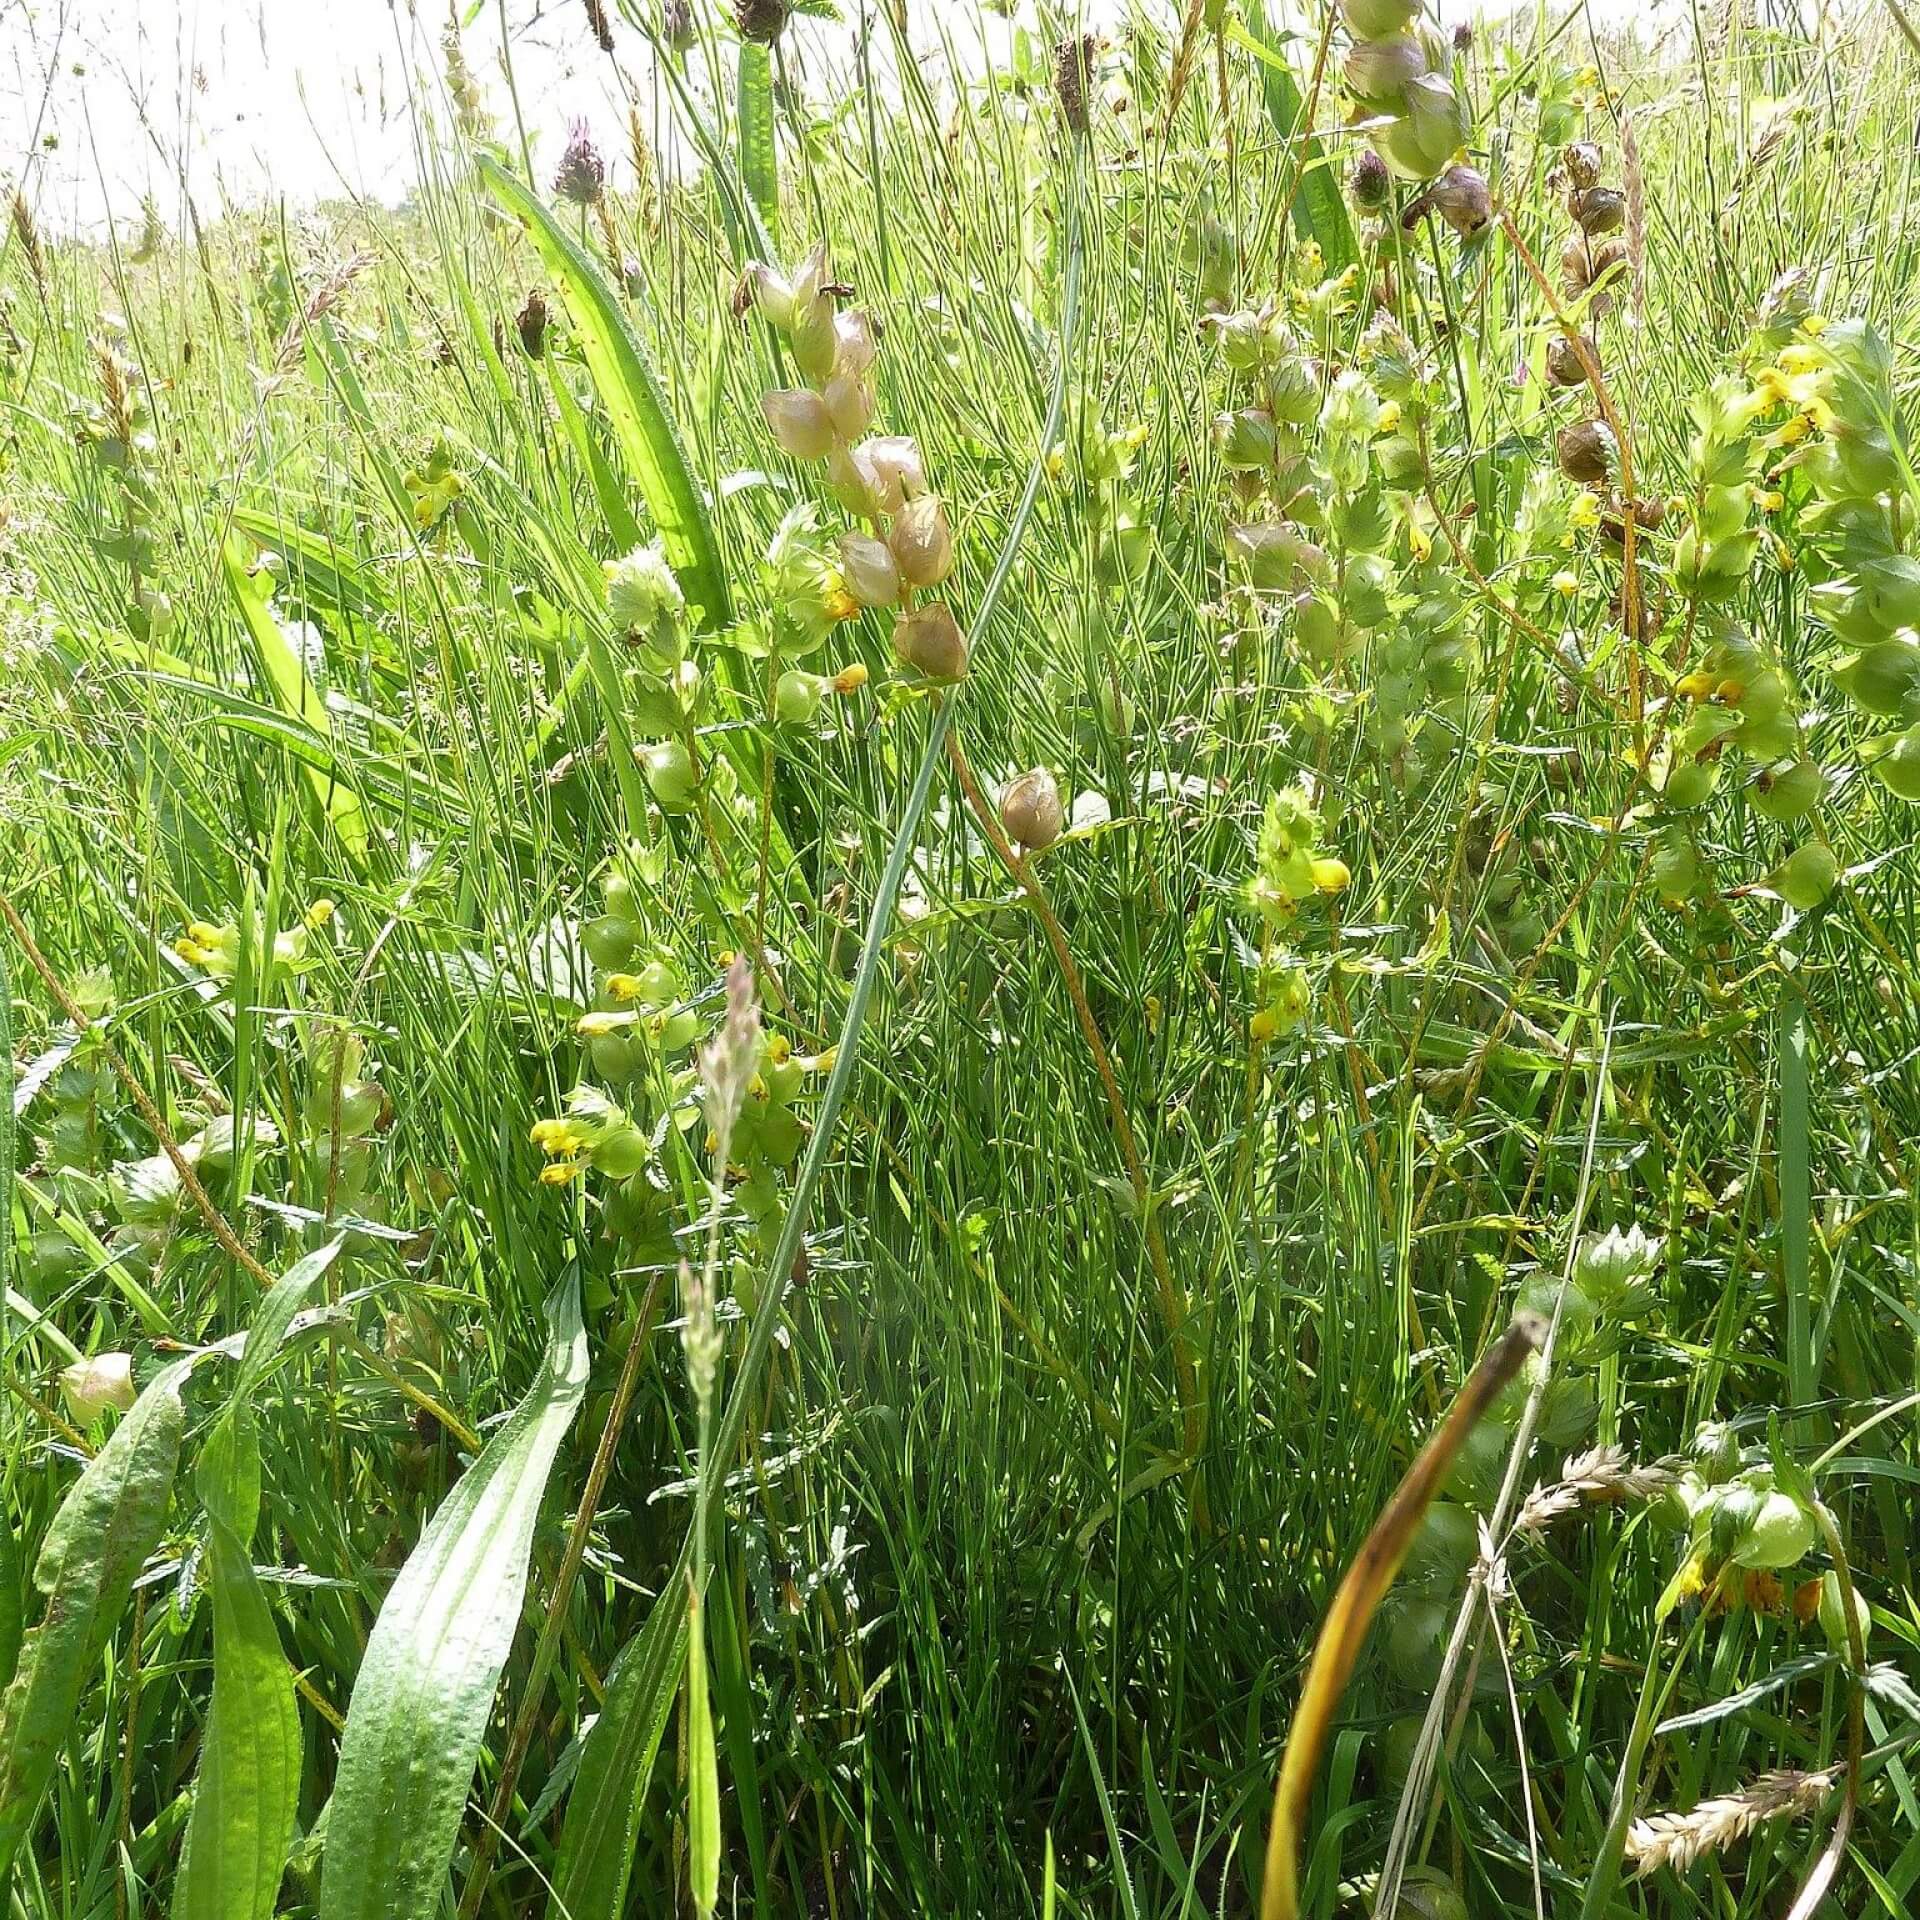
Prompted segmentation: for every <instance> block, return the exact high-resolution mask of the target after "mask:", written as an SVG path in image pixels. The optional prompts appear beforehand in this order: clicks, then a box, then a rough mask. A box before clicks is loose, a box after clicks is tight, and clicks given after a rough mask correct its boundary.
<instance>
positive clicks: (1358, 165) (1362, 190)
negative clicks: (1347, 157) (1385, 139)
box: [1347, 147, 1393, 213]
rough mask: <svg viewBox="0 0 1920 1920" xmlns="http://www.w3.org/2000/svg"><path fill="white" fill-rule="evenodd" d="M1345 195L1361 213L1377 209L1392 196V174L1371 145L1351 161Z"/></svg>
mask: <svg viewBox="0 0 1920 1920" xmlns="http://www.w3.org/2000/svg"><path fill="white" fill-rule="evenodd" d="M1347 195H1348V198H1350V199H1351V200H1352V202H1353V204H1354V205H1355V206H1356V207H1358V208H1359V209H1360V210H1361V211H1362V212H1363V213H1373V212H1376V211H1378V209H1380V208H1381V207H1384V206H1385V205H1386V204H1387V202H1388V201H1389V200H1390V199H1391V198H1392V197H1393V174H1392V173H1391V171H1390V170H1389V169H1388V167H1387V163H1386V162H1385V161H1384V160H1382V159H1381V158H1380V156H1379V155H1378V154H1377V153H1375V152H1374V151H1373V149H1372V148H1371V147H1369V148H1368V149H1367V150H1366V151H1365V152H1363V153H1362V154H1361V155H1360V157H1359V159H1357V160H1356V161H1355V162H1354V163H1353V171H1352V172H1351V173H1350V174H1348V175H1347Z"/></svg>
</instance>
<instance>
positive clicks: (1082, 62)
mask: <svg viewBox="0 0 1920 1920" xmlns="http://www.w3.org/2000/svg"><path fill="white" fill-rule="evenodd" d="M1094 51H1095V43H1094V38H1093V35H1092V34H1090V33H1082V34H1069V35H1068V36H1067V38H1066V39H1064V40H1062V41H1061V42H1060V44H1059V45H1058V46H1057V47H1055V48H1054V50H1053V91H1054V96H1055V98H1056V99H1058V100H1059V102H1060V117H1061V119H1063V120H1064V121H1065V122H1066V123H1067V125H1068V127H1069V128H1070V129H1071V130H1072V131H1073V132H1075V133H1085V132H1086V131H1087V130H1088V128H1089V126H1090V125H1091V124H1092V123H1091V120H1090V118H1089V115H1088V112H1087V97H1088V93H1089V91H1090V89H1091V88H1092V85H1093V56H1094Z"/></svg>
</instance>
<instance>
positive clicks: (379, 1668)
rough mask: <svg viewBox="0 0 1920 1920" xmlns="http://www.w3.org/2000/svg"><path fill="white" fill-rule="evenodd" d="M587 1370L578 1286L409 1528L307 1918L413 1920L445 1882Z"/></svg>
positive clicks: (343, 1754)
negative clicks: (508, 1403) (471, 1452)
mask: <svg viewBox="0 0 1920 1920" xmlns="http://www.w3.org/2000/svg"><path fill="white" fill-rule="evenodd" d="M586 1385H587V1337H586V1333H585V1330H584V1329H583V1328H582V1326H581V1323H580V1290H579V1284H578V1281H577V1279H575V1278H574V1277H573V1276H571V1275H570V1276H569V1277H568V1278H567V1279H566V1280H564V1281H563V1282H562V1283H561V1284H560V1285H559V1286H558V1287H557V1288H555V1290H554V1292H553V1295H552V1297H551V1298H550V1299H549V1300H548V1302H547V1352H546V1358H545V1360H544V1362H543V1363H542V1365H541V1369H540V1374H539V1377H538V1378H537V1379H536V1380H535V1381H534V1383H533V1385H532V1386H531V1387H530V1388H529V1389H528V1391H527V1396H526V1398H525V1399H524V1400H522V1401H521V1402H520V1404H519V1405H518V1406H517V1407H515V1408H514V1410H513V1412H512V1413H511V1414H510V1415H509V1416H508V1417H507V1420H506V1422H505V1423H504V1424H503V1425H502V1426H501V1427H500V1429H499V1431H498V1432H496V1433H495V1434H494V1436H493V1438H492V1439H491V1440H490V1441H489V1442H488V1443H487V1445H486V1447H485V1449H484V1450H483V1451H482V1452H481V1454H480V1457H479V1458H478V1459H477V1460H476V1461H475V1462H474V1463H473V1465H472V1466H471V1467H469V1468H468V1469H467V1472H466V1474H465V1475H464V1476H463V1478H462V1479H461V1480H460V1482H459V1484H458V1485H457V1486H456V1487H455V1488H454V1489H453V1491H452V1492H451V1493H449V1494H448V1495H447V1497H446V1499H445V1500H443V1501H442V1502H441V1503H440V1510H439V1511H438V1512H437V1513H436V1514H435V1515H434V1516H433V1519H432V1520H431V1521H430V1522H429V1523H428V1526H427V1530H426V1532H425V1533H423V1534H422V1535H421V1536H420V1544H419V1545H418V1546H417V1547H415V1548H414V1550H413V1552H412V1554H411V1555H410V1556H409V1558H408V1560H407V1564H406V1565H405V1566H404V1567H403V1568H402V1569H401V1570H400V1577H399V1578H398V1579H397V1580H396V1581H395V1582H394V1583H393V1587H392V1590H391V1591H390V1592H389V1593H388V1595H387V1599H386V1604H385V1605H384V1606H383V1607H382V1608H381V1609H380V1617H379V1619H378V1620H376V1621H375V1622H374V1628H373V1634H372V1637H371V1638H370V1639H369V1640H368V1642H367V1651H366V1654H365V1656H364V1657H363V1659H362V1660H361V1663H360V1675H359V1678H358V1679H357V1680H356V1681H355V1683H354V1689H353V1699H352V1701H351V1703H350V1704H349V1706H348V1710H347V1730H346V1733H345V1734H344V1735H343V1736H342V1739H341V1742H340V1761H339V1771H338V1775H337V1778H336V1782H335V1785H334V1790H333V1800H332V1803H331V1806H330V1809H329V1812H328V1814H327V1852H326V1867H325V1871H324V1873H323V1875H322V1878H321V1885H320V1920H417V1916H419V1915H421V1914H430V1913H432V1912H433V1911H434V1910H435V1909H436V1908H437V1906H438V1905H439V1903H440V1898H441V1895H442V1892H443V1890H444V1887H445V1882H446V1875H447V1864H448V1862H449V1861H450V1860H451V1859H452V1857H453V1848H454V1842H455V1840H456V1839H457V1838H458V1835H459V1829H460V1815H461V1811H462V1809H463V1808H464V1807H465V1805H466V1800H467V1790H468V1787H469V1786H470V1784H471V1782H472V1780H473V1769H474V1764H475V1762H476V1760H477V1759H478V1757H479V1752H480V1742H481V1739H482V1737H483V1736H484V1735H485V1733H486V1728H487V1716H488V1714H489V1712H490V1711H491V1709H492V1705H493V1694H494V1688H495V1687H496V1686H497V1685H498V1683H499V1679H500V1669H501V1667H502V1666H503V1665H504V1664H505V1662H506V1657H507V1650H508V1648H509V1647H510V1646H511V1644H512V1641H513V1629H514V1624H515V1622H516V1621H517V1620H518V1618H519V1614H520V1603H521V1599H522V1597H523V1595H524V1593H525V1590H526V1584H527V1561H528V1557H529V1555H530V1554H531V1552H532V1548H533V1527H534V1521H535V1519H536V1518H537V1516H538V1514H539V1510H540V1499H541V1495H542V1494H543V1492H544V1491H545V1489H546V1484H547V1475H548V1473H549V1472H550V1471H551V1469H552V1466H553V1460H554V1455H555V1453H556V1452H557V1451H558V1450H559V1446H560V1442H561V1440H562V1439H563V1438H564V1437H565V1434H566V1431H567V1429H568V1427H569V1426H571V1425H572V1424H573V1416H574V1414H575V1412H576V1411H577V1410H578V1408H579V1405H580V1399H581V1396H582V1394H584V1393H585V1391H586Z"/></svg>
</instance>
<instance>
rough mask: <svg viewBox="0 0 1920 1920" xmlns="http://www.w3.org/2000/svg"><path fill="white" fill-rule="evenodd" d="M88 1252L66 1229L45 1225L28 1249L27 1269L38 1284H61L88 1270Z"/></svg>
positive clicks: (51, 1286) (49, 1286)
mask: <svg viewBox="0 0 1920 1920" xmlns="http://www.w3.org/2000/svg"><path fill="white" fill-rule="evenodd" d="M86 1267H87V1256H86V1255H85V1254H84V1253H83V1252H82V1251H81V1250H80V1249H79V1248H78V1247H77V1246H75V1245H74V1243H73V1242H72V1241H71V1240H69V1239H68V1238H67V1236H66V1235H65V1234H64V1233H60V1232H57V1231H56V1230H55V1229H54V1228H52V1227H43V1228H42V1229H41V1230H40V1231H39V1232H38V1233H36V1234H35V1235H34V1236H33V1239H32V1241H31V1242H30V1243H29V1245H28V1250H27V1271H28V1272H29V1273H30V1274H31V1275H32V1276H33V1279H34V1282H35V1284H36V1285H38V1286H41V1287H46V1288H54V1287H60V1286H63V1285H65V1284H66V1282H67V1281H69V1280H74V1279H77V1278H78V1277H79V1276H80V1275H81V1274H82V1273H84V1272H85V1271H86Z"/></svg>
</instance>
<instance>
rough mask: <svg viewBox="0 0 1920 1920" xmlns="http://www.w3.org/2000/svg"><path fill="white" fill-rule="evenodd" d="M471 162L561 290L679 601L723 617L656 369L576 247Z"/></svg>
mask: <svg viewBox="0 0 1920 1920" xmlns="http://www.w3.org/2000/svg"><path fill="white" fill-rule="evenodd" d="M478 164H479V169H480V177H481V179H482V180H483V181H485V183H486V185H487V187H488V189H489V190H490V191H491V193H492V194H493V197H494V198H495V199H496V200H498V201H499V202H500V204H501V205H502V206H503V207H505V208H506V209H507V210H508V211H509V212H510V213H513V214H515V215H517V216H518V217H519V218H520V219H521V220H522V221H524V222H525V224H526V226H527V229H528V231H529V232H530V233H531V234H532V236H533V243H534V246H535V247H536V248H537V249H538V250H539V254H540V257H541V259H542V260H543V261H544V262H545V264H546V267H547V271H548V272H549V273H551V274H552V275H553V277H554V278H555V279H556V280H557V281H559V283H560V286H561V289H562V291H563V292H564V293H565V295H566V299H567V309H568V311H569V312H570V313H571V314H572V316H573V322H574V326H575V328H576V330H577V331H578V333H579V336H580V345H581V350H582V352H583V353H584V354H585V355H586V361H587V369H588V371H589V372H590V373H591V374H592V375H593V383H594V385H595V386H596V387H597V388H598V389H599V392H600V398H601V399H602V401H604V402H605V404H606V408H607V412H608V414H609V416H610V417H611V419H612V421H613V431H614V438H615V440H616V442H617V443H618V445H619V448H620V455H621V458H622V459H623V460H624V461H625V462H626V464H627V470H628V472H629V473H630V474H631V475H632V477H633V481H634V484H635V485H636V486H637V487H638V488H639V489H640V492H641V494H642V496H643V497H644V498H645V500H646V503H647V508H648V511H649V512H651V513H652V515H653V519H654V524H655V525H656V526H657V527H658V528H659V529H660V537H661V540H662V541H663V542H664V543H665V546H666V552H667V559H668V560H669V561H670V562H671V563H672V565H673V569H674V571H675V572H676V573H677V574H678V575H679V576H680V585H681V589H682V591H684V592H685V594H686V596H687V601H688V604H689V605H690V606H693V607H696V608H698V609H699V610H700V612H699V616H698V617H699V623H700V627H701V629H702V630H703V631H705V630H710V629H714V628H718V627H723V626H725V625H726V624H727V623H728V621H729V620H730V619H731V618H732V609H731V606H730V603H729V601H728V598H727V581H726V573H725V570H724V568H723V567H722V565H721V561H720V549H719V546H718V544H717V542H716V541H715V539H714V533H713V526H712V522H711V520H710V519H709V517H708V514H707V507H706V502H705V501H704V500H703V499H702V497H701V494H700V489H699V488H698V487H697V486H696V485H695V483H694V479H693V474H692V471H691V470H690V469H689V467H688V465H687V456H686V452H685V450H684V448H683V447H682V446H681V444H680V435H679V432H678V430H677V429H676V428H675V426H674V424H673V416H672V414H671V413H670V412H669V411H668V409H667V398H666V394H665V392H664V391H663V390H662V388H661V385H660V380H659V376H658V375H657V374H656V373H655V372H654V370H653V368H652V366H651V365H650V364H649V363H648V360H647V356H646V352H645V349H644V348H643V347H642V346H641V344H640V342H639V341H638V340H637V339H636V338H635V337H634V333H633V329H632V328H631V327H629V326H628V324H627V317H626V315H625V314H624V313H622V312H621V310H620V303H619V301H618V300H616V299H615V298H614V294H613V289H612V288H611V287H609V286H608V285H607V282H606V279H605V277H604V276H603V275H602V274H601V272H600V269H599V268H598V267H597V266H595V264H594V263H593V260H592V258H591V257H590V256H589V255H588V254H587V252H586V250H585V249H584V248H583V247H582V246H581V245H580V243H579V242H578V241H577V240H575V239H574V238H573V236H572V235H571V234H570V233H568V232H567V230H566V228H565V227H563V226H562V225H561V224H560V223H559V221H557V220H556V219H555V218H554V217H553V215H552V213H551V212H549V211H548V209H547V208H546V207H545V206H544V205H543V204H542V203H541V202H540V201H539V200H538V199H536V198H535V196H534V195H533V194H532V193H531V192H530V191H529V190H528V189H527V187H526V186H525V185H524V184H523V183H522V182H521V181H520V180H518V179H516V178H515V177H514V175H512V174H511V173H509V172H508V171H507V170H506V168H504V167H503V166H501V165H500V164H499V163H498V162H497V161H496V160H494V159H492V158H491V157H490V156H488V155H485V154H482V155H481V156H480V160H479V163H478Z"/></svg>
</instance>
